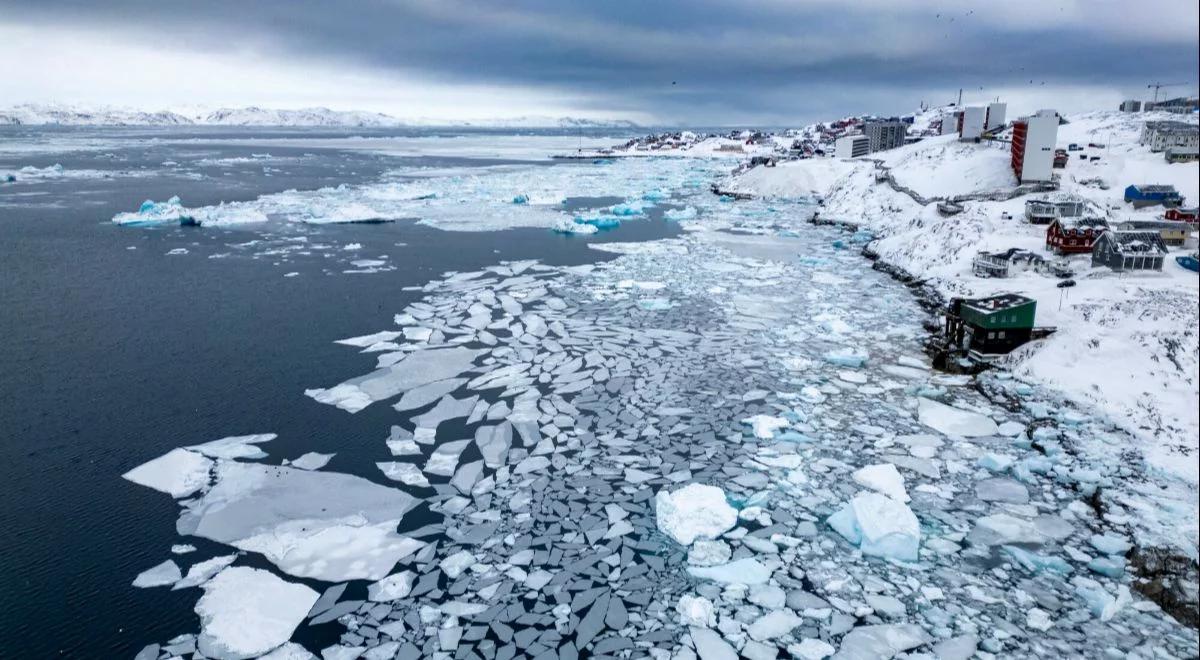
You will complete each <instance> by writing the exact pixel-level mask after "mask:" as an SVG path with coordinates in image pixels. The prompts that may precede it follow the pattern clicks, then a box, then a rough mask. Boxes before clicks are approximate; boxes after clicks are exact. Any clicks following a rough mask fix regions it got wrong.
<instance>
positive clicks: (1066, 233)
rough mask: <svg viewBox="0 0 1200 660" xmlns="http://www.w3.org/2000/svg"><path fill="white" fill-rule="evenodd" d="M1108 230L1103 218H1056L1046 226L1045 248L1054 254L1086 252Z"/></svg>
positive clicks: (1090, 249)
mask: <svg viewBox="0 0 1200 660" xmlns="http://www.w3.org/2000/svg"><path fill="white" fill-rule="evenodd" d="M1106 231H1108V223H1107V222H1106V221H1105V220H1104V219H1103V218H1057V219H1055V220H1054V221H1053V222H1051V223H1050V226H1049V227H1047V228H1046V249H1047V250H1050V251H1051V252H1053V253H1055V254H1061V255H1067V254H1087V253H1089V252H1091V251H1092V248H1093V247H1095V245H1096V240H1097V239H1099V238H1100V235H1101V234H1103V233H1104V232H1106Z"/></svg>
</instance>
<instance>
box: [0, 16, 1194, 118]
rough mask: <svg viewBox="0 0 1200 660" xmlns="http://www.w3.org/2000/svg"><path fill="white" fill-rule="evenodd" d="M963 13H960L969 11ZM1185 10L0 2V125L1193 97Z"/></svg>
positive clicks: (782, 114) (1014, 109) (815, 114)
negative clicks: (23, 116)
mask: <svg viewBox="0 0 1200 660" xmlns="http://www.w3.org/2000/svg"><path fill="white" fill-rule="evenodd" d="M971 7H974V8H973V9H972V8H971ZM1198 32H1200V19H1198V9H1197V3H1196V1H1195V0H1138V1H1137V2H1132V1H1131V0H1090V1H1064V0H1005V1H1003V2H988V3H977V2H965V1H963V0H957V1H952V2H943V1H940V0H856V1H853V2H844V1H842V0H728V1H725V0H507V1H504V2H486V3H485V2H465V1H463V0H365V1H358V2H351V1H348V0H343V1H342V2H320V1H315V0H237V1H232V0H203V1H196V2H190V1H189V2H171V1H170V0H147V1H143V0H103V1H100V2H97V1H96V0H76V1H71V0H27V1H24V2H18V1H14V0H0V62H3V63H4V66H3V73H0V106H7V105H12V104H16V103H21V102H41V101H61V102H68V103H82V104H114V105H124V106H133V107H140V108H146V109H159V108H178V107H183V106H221V105H264V106H270V107H292V108H295V107H303V106H312V105H323V106H327V107H331V108H335V109H347V110H348V109H364V110H375V111H380V112H387V113H389V114H393V115H397V116H401V117H435V118H437V117H440V118H446V119H470V118H485V117H512V116H518V115H529V114H537V115H568V114H569V115H575V116H584V117H593V118H602V117H604V118H628V119H633V120H637V121H641V122H644V123H660V124H690V125H727V124H751V123H756V124H769V125H787V124H798V123H801V122H807V121H813V120H820V119H828V118H831V117H837V116H844V115H849V114H860V113H875V114H898V113H902V112H907V111H911V110H912V109H913V108H915V107H916V106H917V104H918V103H920V102H921V101H925V102H930V103H944V102H946V101H949V100H951V99H952V98H953V97H954V96H955V95H956V94H957V91H958V89H959V88H960V87H961V88H963V90H964V92H963V98H964V101H967V102H976V101H983V100H987V99H991V98H992V97H995V96H1000V97H1002V98H1003V99H1005V100H1008V101H1009V103H1010V114H1012V113H1018V112H1023V111H1030V110H1035V109H1037V108H1040V107H1053V108H1056V109H1059V110H1061V111H1064V112H1075V111H1080V110H1086V109H1092V108H1111V107H1114V106H1115V105H1116V104H1117V103H1119V102H1120V100H1121V99H1122V98H1127V97H1128V98H1150V97H1151V96H1152V94H1153V91H1152V90H1148V89H1146V85H1147V84H1149V83H1151V82H1154V81H1162V82H1168V83H1180V82H1182V83H1185V84H1183V85H1181V86H1178V87H1171V88H1168V89H1164V94H1169V95H1180V94H1195V93H1196V88H1197V81H1196V79H1197V75H1198V70H1200V65H1198V55H1197V52H1198V48H1200V45H1198V43H1197V33H1198Z"/></svg>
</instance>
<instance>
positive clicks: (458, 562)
mask: <svg viewBox="0 0 1200 660" xmlns="http://www.w3.org/2000/svg"><path fill="white" fill-rule="evenodd" d="M474 563H475V555H473V554H471V553H470V552H467V551H466V550H459V551H458V552H456V553H454V554H452V555H450V556H449V557H446V558H445V559H443V560H442V561H441V563H439V564H438V567H439V568H441V569H442V571H443V572H444V573H445V574H446V575H447V576H449V578H450V579H451V580H455V579H458V576H460V575H462V574H463V571H465V570H467V569H468V568H470V567H471V566H472V565H473V564H474Z"/></svg>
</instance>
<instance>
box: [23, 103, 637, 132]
mask: <svg viewBox="0 0 1200 660" xmlns="http://www.w3.org/2000/svg"><path fill="white" fill-rule="evenodd" d="M3 125H30V126H36V125H59V126H181V125H198V126H296V127H312V126H327V127H348V128H365V127H378V128H387V127H416V126H455V127H463V128H466V127H475V128H636V127H637V124H635V123H633V122H631V121H628V120H624V119H614V120H608V119H583V118H578V117H545V116H523V117H512V118H495V119H477V120H475V119H473V120H448V119H437V118H429V117H422V118H409V119H405V118H399V117H393V116H391V115H386V114H383V113H378V112H365V111H360V110H330V109H329V108H301V109H298V110H280V109H275V108H262V107H257V106H248V107H242V108H218V109H215V110H210V109H203V108H199V109H197V108H189V109H186V110H175V111H169V110H160V111H156V112H147V111H143V110H137V109H130V108H114V107H107V106H100V107H85V106H74V105H66V104H34V103H26V104H21V105H15V106H12V107H10V108H5V109H0V126H3Z"/></svg>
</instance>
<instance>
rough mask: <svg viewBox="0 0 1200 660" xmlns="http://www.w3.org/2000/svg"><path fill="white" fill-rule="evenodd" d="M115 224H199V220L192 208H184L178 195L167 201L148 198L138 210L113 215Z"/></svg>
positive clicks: (134, 225)
mask: <svg viewBox="0 0 1200 660" xmlns="http://www.w3.org/2000/svg"><path fill="white" fill-rule="evenodd" d="M112 221H113V224H117V225H128V226H133V227H137V226H150V225H166V224H181V225H198V224H199V222H198V221H197V220H196V218H195V216H194V215H193V214H192V211H191V210H190V209H187V208H184V206H183V202H182V201H180V199H179V196H178V195H176V196H174V197H172V198H170V199H168V200H167V201H165V202H156V201H154V200H152V199H148V200H146V201H144V202H142V205H141V206H139V207H138V210H136V211H133V212H132V213H129V212H127V213H118V214H116V215H115V216H113V219H112Z"/></svg>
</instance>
